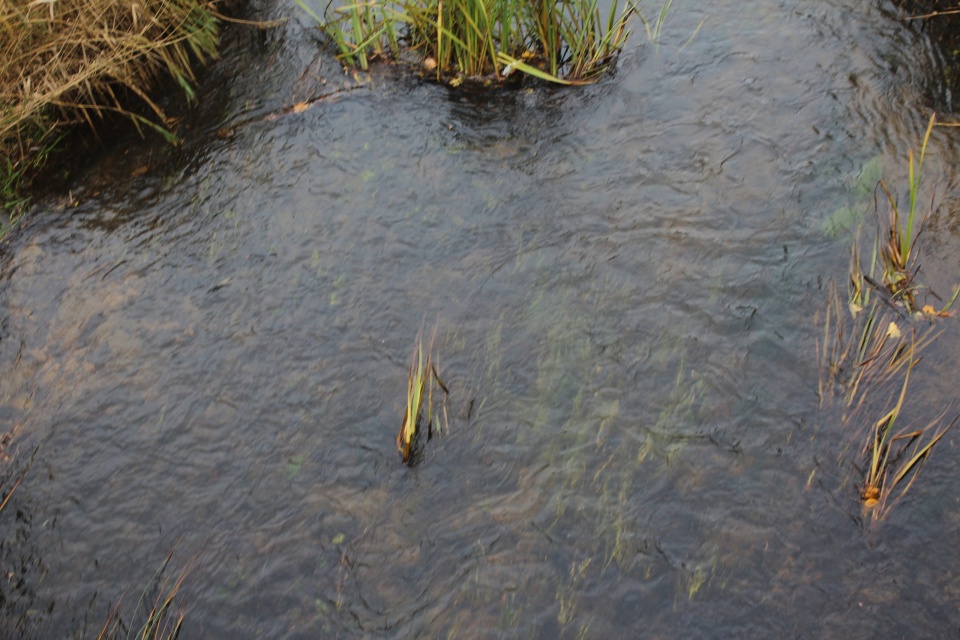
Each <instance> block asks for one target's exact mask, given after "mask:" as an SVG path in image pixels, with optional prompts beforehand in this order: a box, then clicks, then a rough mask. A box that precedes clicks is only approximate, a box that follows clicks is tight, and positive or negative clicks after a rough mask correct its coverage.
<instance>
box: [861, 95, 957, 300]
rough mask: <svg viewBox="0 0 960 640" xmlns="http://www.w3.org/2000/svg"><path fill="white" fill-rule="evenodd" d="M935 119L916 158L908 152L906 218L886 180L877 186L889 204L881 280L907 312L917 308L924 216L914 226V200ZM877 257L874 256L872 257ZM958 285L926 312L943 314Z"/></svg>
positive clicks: (933, 117)
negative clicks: (945, 299) (942, 302)
mask: <svg viewBox="0 0 960 640" xmlns="http://www.w3.org/2000/svg"><path fill="white" fill-rule="evenodd" d="M935 123H936V114H933V115H931V116H930V121H929V123H928V124H927V131H926V134H925V135H924V136H923V144H922V146H921V147H920V157H919V158H915V157H914V153H913V149H910V154H909V177H908V186H909V208H908V209H907V212H906V220H904V216H903V215H902V213H901V211H900V208H899V207H898V205H897V200H896V198H895V197H894V196H893V194H892V193H891V192H890V189H889V188H888V187H887V185H886V183H885V182H884V181H883V180H881V181H880V186H881V188H882V189H883V192H884V193H885V194H886V196H887V201H888V203H889V206H890V215H889V218H888V220H887V222H886V225H885V227H884V228H883V229H882V230H881V233H880V236H881V237H882V240H881V238H880V237H878V239H877V242H878V245H879V248H878V251H877V252H875V253H877V254H878V257H879V262H880V266H881V269H882V278H883V284H884V285H885V286H886V288H887V290H888V291H889V292H890V295H891V296H892V297H893V299H894V301H895V302H897V303H899V304H901V305H903V307H904V308H906V310H907V311H908V312H909V313H914V312H916V311H920V309H919V308H918V306H917V302H916V295H917V293H918V292H919V290H920V288H921V287H920V286H919V285H918V284H917V283H916V281H915V279H916V275H917V272H918V271H919V269H920V266H919V264H918V262H917V258H918V251H917V239H918V238H919V236H920V233H921V231H922V229H923V225H924V223H925V222H926V218H924V219H923V220H921V221H919V227H920V228H919V229H916V226H917V220H916V217H917V202H918V200H919V196H920V174H921V171H922V169H923V160H924V157H925V156H926V152H927V143H928V142H929V141H930V134H931V132H932V131H933V125H934V124H935ZM875 260H876V257H875ZM958 293H960V288H958V289H957V291H956V292H954V294H953V297H952V298H951V299H950V301H949V302H948V303H947V304H946V305H945V306H944V307H943V308H942V309H941V310H940V311H936V310H935V309H933V307H924V309H923V310H924V311H925V312H927V313H928V314H937V315H943V314H946V313H947V311H948V310H949V308H950V306H951V305H952V304H953V302H954V300H956V298H957V294H958Z"/></svg>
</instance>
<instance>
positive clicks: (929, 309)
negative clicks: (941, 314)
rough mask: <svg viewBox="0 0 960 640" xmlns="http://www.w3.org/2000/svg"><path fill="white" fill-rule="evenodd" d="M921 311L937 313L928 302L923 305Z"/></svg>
mask: <svg viewBox="0 0 960 640" xmlns="http://www.w3.org/2000/svg"><path fill="white" fill-rule="evenodd" d="M922 311H923V312H924V313H926V314H928V315H931V316H935V315H937V310H936V309H934V308H933V307H931V306H930V305H929V304H927V305H924V306H923V309H922Z"/></svg>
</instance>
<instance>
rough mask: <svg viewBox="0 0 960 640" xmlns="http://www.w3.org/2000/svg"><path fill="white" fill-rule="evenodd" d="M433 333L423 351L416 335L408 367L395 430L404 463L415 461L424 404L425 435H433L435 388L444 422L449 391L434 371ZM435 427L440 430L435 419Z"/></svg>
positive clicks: (421, 338)
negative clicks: (404, 396) (403, 405)
mask: <svg viewBox="0 0 960 640" xmlns="http://www.w3.org/2000/svg"><path fill="white" fill-rule="evenodd" d="M435 337H436V330H434V333H433V335H432V336H431V337H430V343H429V344H428V346H427V349H426V351H424V348H423V336H422V335H421V336H420V337H419V338H417V348H416V350H415V351H414V354H413V357H412V358H411V361H410V371H409V373H408V375H407V404H406V409H405V411H404V414H403V424H401V425H400V431H399V432H398V433H397V450H398V451H399V452H400V457H401V458H402V459H403V462H404V463H406V464H411V465H412V464H413V463H414V462H415V461H416V457H417V456H416V454H417V451H418V446H419V444H420V437H421V435H422V434H421V428H422V426H423V420H424V415H423V410H424V405H426V427H427V439H430V438H431V437H433V427H434V419H435V417H436V418H439V415H437V416H435V414H434V409H435V402H434V397H433V396H434V391H436V392H437V394H438V395H439V393H440V392H442V393H443V401H442V403H441V408H442V411H443V424H444V425H446V424H447V404H446V397H447V395H448V394H449V390H448V389H447V385H446V384H445V383H444V382H443V380H442V379H441V378H440V374H439V373H438V372H437V366H436V363H435V361H434V358H433V343H434V338H435ZM436 426H437V431H438V432H440V431H441V427H440V423H439V421H438V423H437V425H436Z"/></svg>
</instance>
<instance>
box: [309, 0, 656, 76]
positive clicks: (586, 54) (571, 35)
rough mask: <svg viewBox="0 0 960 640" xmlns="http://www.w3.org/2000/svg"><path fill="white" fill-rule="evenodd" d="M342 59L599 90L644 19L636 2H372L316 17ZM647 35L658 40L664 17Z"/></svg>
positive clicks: (362, 65)
mask: <svg viewBox="0 0 960 640" xmlns="http://www.w3.org/2000/svg"><path fill="white" fill-rule="evenodd" d="M296 2H297V4H298V5H300V6H301V7H302V8H303V9H304V10H306V11H307V12H309V13H310V15H311V16H313V17H314V19H316V20H317V21H318V22H319V23H321V24H322V28H323V30H324V31H325V32H326V33H327V34H328V35H329V37H330V39H331V40H332V41H333V43H334V44H335V45H336V47H337V49H338V51H339V57H340V59H341V60H342V61H343V62H344V63H346V64H348V65H351V66H359V67H360V68H362V69H366V68H368V66H369V63H370V61H371V60H374V59H378V58H389V59H393V60H400V59H403V58H404V57H405V56H406V57H408V58H412V60H416V61H418V62H419V63H420V64H421V65H422V67H423V68H424V69H425V70H426V71H427V72H429V73H432V74H434V75H435V77H436V78H437V80H440V81H445V82H448V83H450V84H452V85H454V86H457V85H459V84H461V83H462V82H464V81H465V80H471V81H478V82H481V83H486V84H489V83H503V82H505V81H507V79H508V78H510V77H511V76H512V75H513V74H514V73H515V72H520V74H519V75H518V76H517V77H518V78H519V77H521V76H530V77H535V78H539V79H540V80H545V81H548V82H554V83H559V84H565V85H572V84H586V83H590V82H595V81H596V80H597V79H598V78H599V77H600V76H601V75H602V74H603V73H605V72H606V71H607V70H608V69H609V68H610V67H611V66H612V65H613V63H614V62H615V60H616V58H617V55H618V54H619V53H620V51H621V49H622V48H623V46H624V44H625V43H626V40H627V38H628V36H629V34H630V29H629V22H630V19H631V18H632V17H634V16H639V17H640V18H641V19H642V16H640V13H639V9H638V4H637V1H636V0H627V1H626V3H625V4H624V5H622V6H621V3H620V1H619V0H613V2H612V3H611V4H610V8H609V12H608V13H606V15H604V14H602V13H601V11H600V8H599V6H598V2H597V0H559V1H558V0H405V1H404V0H369V1H368V2H358V3H353V4H347V5H343V6H340V7H337V8H334V9H330V10H328V11H327V12H326V14H325V15H324V16H320V15H318V14H317V13H316V12H314V11H313V10H312V9H310V8H309V6H308V5H307V4H306V3H305V0H296ZM669 4H670V0H668V1H667V3H666V4H665V5H664V7H663V9H662V10H661V11H660V13H659V15H658V17H657V19H656V21H654V24H653V25H652V26H651V25H650V24H648V23H646V21H644V24H645V25H646V27H647V32H648V34H650V35H651V37H659V33H660V30H661V27H662V23H663V21H664V20H665V19H666V9H667V8H668V7H669Z"/></svg>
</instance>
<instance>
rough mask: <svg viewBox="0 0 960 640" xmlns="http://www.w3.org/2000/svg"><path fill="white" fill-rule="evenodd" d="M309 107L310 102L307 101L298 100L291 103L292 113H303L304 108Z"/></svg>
mask: <svg viewBox="0 0 960 640" xmlns="http://www.w3.org/2000/svg"><path fill="white" fill-rule="evenodd" d="M309 108H310V103H309V102H298V103H297V104H295V105H293V112H294V113H303V112H304V111H306V110H307V109H309Z"/></svg>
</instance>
